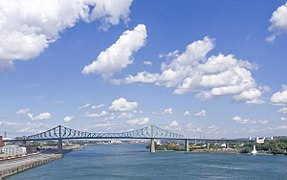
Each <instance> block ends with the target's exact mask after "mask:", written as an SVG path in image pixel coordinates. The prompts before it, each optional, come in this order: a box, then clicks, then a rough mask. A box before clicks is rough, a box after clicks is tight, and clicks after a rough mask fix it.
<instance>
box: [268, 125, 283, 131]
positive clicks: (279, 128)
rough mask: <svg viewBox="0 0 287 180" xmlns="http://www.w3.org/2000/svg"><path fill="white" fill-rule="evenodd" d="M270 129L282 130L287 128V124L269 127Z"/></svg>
mask: <svg viewBox="0 0 287 180" xmlns="http://www.w3.org/2000/svg"><path fill="white" fill-rule="evenodd" d="M269 129H270V130H281V129H287V125H281V126H277V127H269Z"/></svg>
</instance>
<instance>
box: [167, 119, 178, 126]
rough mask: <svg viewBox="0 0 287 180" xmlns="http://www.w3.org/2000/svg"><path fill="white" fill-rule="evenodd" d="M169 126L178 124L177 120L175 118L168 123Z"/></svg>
mask: <svg viewBox="0 0 287 180" xmlns="http://www.w3.org/2000/svg"><path fill="white" fill-rule="evenodd" d="M169 126H178V122H177V121H176V120H173V121H171V122H170V123H169Z"/></svg>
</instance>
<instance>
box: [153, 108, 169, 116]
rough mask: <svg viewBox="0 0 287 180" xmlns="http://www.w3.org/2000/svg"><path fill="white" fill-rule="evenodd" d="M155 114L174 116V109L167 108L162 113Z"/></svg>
mask: <svg viewBox="0 0 287 180" xmlns="http://www.w3.org/2000/svg"><path fill="white" fill-rule="evenodd" d="M153 114H156V115H167V114H173V110H172V108H166V109H164V110H162V111H161V112H153Z"/></svg>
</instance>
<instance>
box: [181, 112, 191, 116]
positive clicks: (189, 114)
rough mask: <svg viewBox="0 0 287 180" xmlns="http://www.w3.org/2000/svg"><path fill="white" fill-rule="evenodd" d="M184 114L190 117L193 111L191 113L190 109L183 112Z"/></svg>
mask: <svg viewBox="0 0 287 180" xmlns="http://www.w3.org/2000/svg"><path fill="white" fill-rule="evenodd" d="M183 116H184V117H189V116H191V113H190V112H189V111H185V112H184V113H183Z"/></svg>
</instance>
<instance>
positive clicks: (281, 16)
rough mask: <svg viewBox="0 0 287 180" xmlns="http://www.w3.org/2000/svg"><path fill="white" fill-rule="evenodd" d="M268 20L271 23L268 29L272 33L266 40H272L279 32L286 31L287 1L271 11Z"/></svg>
mask: <svg viewBox="0 0 287 180" xmlns="http://www.w3.org/2000/svg"><path fill="white" fill-rule="evenodd" d="M269 21H270V23H271V25H270V26H269V28H268V30H269V31H270V32H271V33H272V34H271V35H270V36H269V37H268V38H267V39H266V40H267V41H268V42H273V41H274V40H275V39H276V37H277V36H279V35H280V34H282V33H287V2H286V3H285V4H284V5H282V6H280V7H278V8H277V9H276V11H274V12H273V14H272V17H271V18H270V20H269Z"/></svg>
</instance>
